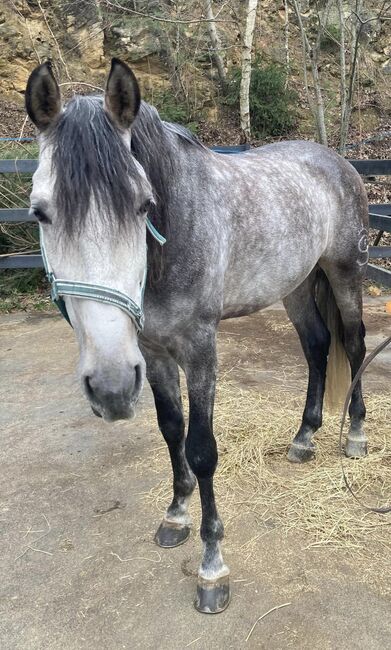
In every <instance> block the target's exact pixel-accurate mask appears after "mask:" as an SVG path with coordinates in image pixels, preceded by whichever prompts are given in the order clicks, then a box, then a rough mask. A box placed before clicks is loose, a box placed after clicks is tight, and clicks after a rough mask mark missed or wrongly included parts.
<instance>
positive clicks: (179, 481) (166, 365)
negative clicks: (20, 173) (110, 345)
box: [143, 349, 196, 548]
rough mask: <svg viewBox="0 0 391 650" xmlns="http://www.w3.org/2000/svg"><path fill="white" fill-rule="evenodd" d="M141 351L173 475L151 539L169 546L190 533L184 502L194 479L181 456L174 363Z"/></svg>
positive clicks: (182, 429)
mask: <svg viewBox="0 0 391 650" xmlns="http://www.w3.org/2000/svg"><path fill="white" fill-rule="evenodd" d="M143 354H144V357H145V359H146V362H147V377H148V381H149V383H150V386H151V388H152V392H153V396H154V398H155V406H156V413H157V419H158V423H159V428H160V431H161V432H162V434H163V437H164V439H165V441H166V443H167V446H168V450H169V453H170V458H171V464H172V470H173V477H174V480H173V489H174V496H173V500H172V502H171V504H170V506H169V507H168V509H167V512H166V514H165V517H164V519H163V521H162V523H161V524H160V526H159V528H158V530H157V532H156V535H155V541H156V543H157V544H158V545H159V546H162V547H164V548H172V547H174V546H179V544H183V542H185V541H186V540H187V538H188V537H189V535H190V525H191V520H190V517H189V514H188V505H189V501H190V497H191V495H192V492H193V490H194V487H195V483H196V480H195V477H194V475H193V473H192V471H191V470H190V468H189V465H188V463H187V460H186V457H185V422H184V418H183V410H182V400H181V394H180V387H179V373H178V365H177V363H176V362H175V361H174V360H173V359H172V357H170V356H168V355H164V356H162V355H159V356H157V355H154V354H153V353H152V352H150V351H147V350H145V349H143Z"/></svg>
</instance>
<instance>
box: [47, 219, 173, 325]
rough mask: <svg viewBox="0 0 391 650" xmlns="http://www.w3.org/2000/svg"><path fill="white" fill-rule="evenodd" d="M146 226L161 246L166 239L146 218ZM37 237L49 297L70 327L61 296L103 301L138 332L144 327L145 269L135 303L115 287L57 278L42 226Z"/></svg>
mask: <svg viewBox="0 0 391 650" xmlns="http://www.w3.org/2000/svg"><path fill="white" fill-rule="evenodd" d="M147 228H148V230H149V232H150V233H151V235H152V237H154V239H156V241H157V242H158V243H159V244H160V245H161V246H163V244H165V243H166V239H165V238H164V237H163V235H161V234H160V233H159V232H158V231H157V230H156V228H155V226H154V225H153V224H152V223H151V222H150V220H149V219H147ZM39 237H40V242H41V254H42V261H43V265H44V267H45V271H46V276H47V279H48V280H49V282H50V285H51V294H50V295H51V299H52V301H53V302H54V304H55V305H56V306H57V307H58V309H59V310H60V312H61V313H62V315H63V316H64V318H65V319H66V320H67V321H68V323H69V324H70V326H71V327H72V323H71V320H70V318H69V315H68V311H67V308H66V305H65V300H64V299H63V296H72V297H73V298H84V299H86V300H95V301H96V302H103V303H106V304H109V305H114V306H115V307H118V308H119V309H122V311H124V312H125V313H126V314H127V315H128V316H130V318H131V319H132V321H133V322H134V325H135V327H136V329H137V331H138V332H140V331H141V330H142V329H143V327H144V312H143V301H144V290H145V282H146V279H147V269H145V273H144V278H143V285H142V289H141V304H140V305H137V304H136V303H135V302H134V300H132V299H131V298H129V296H127V295H126V294H125V293H122V291H117V289H108V288H107V287H103V286H101V285H99V284H90V283H88V282H71V281H70V280H60V279H57V278H56V276H55V275H54V273H53V270H52V267H51V266H50V263H49V260H48V257H47V254H46V249H45V244H44V240H43V232H42V228H41V227H40V228H39Z"/></svg>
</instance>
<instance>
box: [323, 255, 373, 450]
mask: <svg viewBox="0 0 391 650" xmlns="http://www.w3.org/2000/svg"><path fill="white" fill-rule="evenodd" d="M325 270H326V274H327V277H328V280H329V282H330V285H331V287H332V290H333V293H334V297H335V301H336V303H337V305H338V309H339V311H340V314H341V319H342V324H343V345H344V348H345V351H346V355H347V357H348V359H349V364H350V369H351V378H352V380H353V379H354V377H355V376H356V374H357V371H358V370H359V368H360V366H361V364H362V362H363V361H364V358H365V326H364V323H363V322H362V280H363V277H364V271H365V268H364V267H360V266H358V265H357V266H355V267H353V268H352V267H350V268H346V267H338V266H337V265H332V266H330V268H327V269H325ZM365 415H366V409H365V404H364V400H363V396H362V388H361V379H360V380H359V381H358V382H357V384H356V386H355V389H354V391H353V394H352V399H351V401H350V405H349V416H350V428H349V432H348V436H347V440H346V445H345V454H346V456H349V457H351V458H360V457H362V456H365V455H366V453H367V439H366V436H365V433H364V430H363V425H364V420H365Z"/></svg>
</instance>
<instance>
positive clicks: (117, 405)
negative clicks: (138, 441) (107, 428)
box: [82, 364, 143, 422]
mask: <svg viewBox="0 0 391 650" xmlns="http://www.w3.org/2000/svg"><path fill="white" fill-rule="evenodd" d="M82 381H83V386H84V390H85V393H86V395H87V398H88V400H89V402H90V404H91V408H92V410H93V412H94V414H95V415H97V416H98V417H102V418H103V419H104V420H106V421H107V422H114V421H115V420H129V419H130V418H132V417H133V416H134V410H135V405H136V402H137V400H138V397H139V395H140V392H141V388H142V384H143V371H142V367H141V365H140V364H137V365H135V366H134V367H133V368H130V369H129V370H128V372H127V373H126V378H123V379H122V381H121V383H120V384H119V383H118V382H110V380H108V378H107V376H105V375H104V374H100V373H90V374H88V375H84V376H83V378H82Z"/></svg>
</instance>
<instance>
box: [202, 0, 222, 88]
mask: <svg viewBox="0 0 391 650" xmlns="http://www.w3.org/2000/svg"><path fill="white" fill-rule="evenodd" d="M204 2H205V14H206V17H207V19H208V21H209V22H208V31H209V36H210V42H211V43H212V48H213V49H212V59H213V61H214V64H215V66H216V68H217V72H218V75H219V79H220V83H221V85H222V87H223V88H225V86H226V82H227V76H226V73H225V68H224V62H223V59H222V56H221V54H220V52H221V43H220V38H219V35H218V33H217V28H216V21H215V18H214V15H213V9H212V2H211V0H204Z"/></svg>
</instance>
